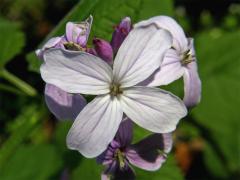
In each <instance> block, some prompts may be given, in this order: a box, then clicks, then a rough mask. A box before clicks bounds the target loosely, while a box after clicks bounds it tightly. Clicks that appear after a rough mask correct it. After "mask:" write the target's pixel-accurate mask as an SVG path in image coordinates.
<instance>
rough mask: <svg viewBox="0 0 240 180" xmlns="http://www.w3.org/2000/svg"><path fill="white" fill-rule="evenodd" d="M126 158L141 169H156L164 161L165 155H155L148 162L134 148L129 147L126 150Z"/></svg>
mask: <svg viewBox="0 0 240 180" xmlns="http://www.w3.org/2000/svg"><path fill="white" fill-rule="evenodd" d="M127 159H128V161H129V162H130V163H131V164H132V165H134V166H136V167H139V168H141V169H144V170H147V171H156V170H158V169H159V168H160V167H161V166H162V164H163V163H164V162H165V161H166V157H165V156H163V155H156V156H155V159H154V161H153V162H149V161H147V160H145V159H144V158H142V157H141V156H140V155H139V154H138V153H137V152H136V151H135V150H133V149H131V150H128V151H127Z"/></svg>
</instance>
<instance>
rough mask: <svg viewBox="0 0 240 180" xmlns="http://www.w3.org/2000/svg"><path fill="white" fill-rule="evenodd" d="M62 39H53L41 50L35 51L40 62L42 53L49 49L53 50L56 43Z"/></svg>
mask: <svg viewBox="0 0 240 180" xmlns="http://www.w3.org/2000/svg"><path fill="white" fill-rule="evenodd" d="M61 39H62V37H53V38H51V39H49V40H48V41H47V42H46V43H45V44H44V45H43V47H42V48H41V49H37V50H36V51H35V53H36V55H37V56H38V58H39V59H40V60H43V53H44V51H46V50H47V49H49V48H54V47H56V46H57V45H58V43H59V42H60V41H61Z"/></svg>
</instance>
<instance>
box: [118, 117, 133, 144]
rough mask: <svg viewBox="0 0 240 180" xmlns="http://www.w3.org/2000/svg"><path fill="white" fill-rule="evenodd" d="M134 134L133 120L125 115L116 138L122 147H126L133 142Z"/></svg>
mask: <svg viewBox="0 0 240 180" xmlns="http://www.w3.org/2000/svg"><path fill="white" fill-rule="evenodd" d="M132 136H133V122H132V121H131V120H130V119H129V118H128V117H125V118H124V119H123V121H122V123H121V124H120V126H119V128H118V132H117V134H116V136H115V140H116V141H117V142H119V144H120V145H121V147H126V146H128V145H130V144H131V141H132Z"/></svg>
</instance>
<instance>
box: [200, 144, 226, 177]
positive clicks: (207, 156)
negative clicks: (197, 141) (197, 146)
mask: <svg viewBox="0 0 240 180" xmlns="http://www.w3.org/2000/svg"><path fill="white" fill-rule="evenodd" d="M203 158H204V162H205V164H206V166H207V168H208V170H209V171H210V172H211V174H212V175H214V177H218V178H224V179H226V178H227V176H228V172H227V170H226V168H225V165H224V164H223V163H222V161H221V159H220V157H219V156H218V155H217V154H216V152H215V151H214V149H213V148H212V146H211V144H208V143H207V142H206V143H205V147H204V151H203Z"/></svg>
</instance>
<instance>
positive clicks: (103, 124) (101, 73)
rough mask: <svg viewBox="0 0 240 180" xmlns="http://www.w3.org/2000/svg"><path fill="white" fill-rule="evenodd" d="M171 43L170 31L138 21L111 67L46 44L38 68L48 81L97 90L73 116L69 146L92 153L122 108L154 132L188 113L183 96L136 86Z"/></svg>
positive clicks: (106, 139) (104, 142) (105, 140)
mask: <svg viewBox="0 0 240 180" xmlns="http://www.w3.org/2000/svg"><path fill="white" fill-rule="evenodd" d="M171 46H172V35H171V34H170V33H169V32H168V31H166V30H163V29H160V28H159V27H157V26H156V25H155V24H150V25H146V26H144V27H139V25H138V24H137V25H136V26H135V28H133V30H132V31H131V32H130V33H129V34H128V36H127V37H126V39H125V40H124V41H123V43H122V45H121V46H120V48H119V50H118V52H117V54H116V57H115V60H114V62H113V68H111V67H110V66H109V65H108V64H107V63H106V62H104V61H103V60H101V59H100V58H99V57H96V56H94V55H91V54H89V53H86V52H77V51H69V50H64V49H49V50H47V51H46V52H45V53H44V54H43V56H44V63H43V64H42V66H41V69H40V71H41V76H42V78H43V79H44V80H45V81H46V82H47V83H50V84H53V85H55V86H57V87H59V88H61V89H62V90H64V91H66V92H68V93H73V94H78V93H82V94H91V95H98V96H96V98H95V99H94V100H92V101H91V102H90V103H89V104H88V105H87V106H85V108H84V109H83V110H82V111H81V112H80V113H79V115H78V116H77V118H76V120H75V121H74V123H73V126H72V127H71V129H70V131H69V133H68V136H67V145H68V147H69V148H70V149H76V150H78V151H79V152H80V153H82V154H83V155H84V156H86V157H96V156H97V155H99V154H100V153H102V152H103V151H104V150H105V149H106V148H107V146H108V144H109V143H110V142H111V141H112V140H113V138H114V136H115V134H116V132H117V130H118V127H119V125H120V123H121V121H122V117H123V112H124V113H125V114H126V116H127V117H129V118H130V119H131V120H132V121H134V122H135V123H136V124H138V125H139V126H141V127H143V128H145V129H147V130H150V131H152V132H155V133H168V132H171V131H173V130H174V129H175V128H176V125H177V123H178V121H179V120H180V119H181V118H182V117H184V116H185V115H186V114H187V110H186V107H185V105H184V104H183V102H182V101H181V100H180V99H179V98H178V97H176V96H174V95H172V94H171V93H169V92H167V91H164V90H161V89H159V88H154V87H146V86H138V84H139V83H140V82H142V81H144V80H145V79H146V78H148V77H149V76H150V75H151V74H153V73H154V72H155V71H156V70H157V69H158V68H159V67H160V65H161V62H162V60H163V57H164V55H165V52H166V51H167V50H168V49H169V48H170V47H171Z"/></svg>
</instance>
